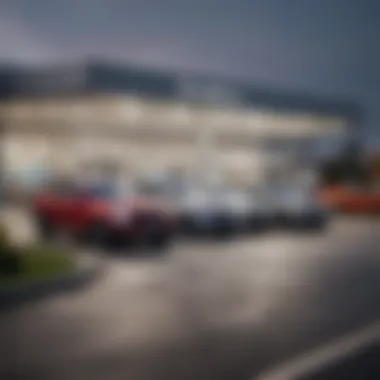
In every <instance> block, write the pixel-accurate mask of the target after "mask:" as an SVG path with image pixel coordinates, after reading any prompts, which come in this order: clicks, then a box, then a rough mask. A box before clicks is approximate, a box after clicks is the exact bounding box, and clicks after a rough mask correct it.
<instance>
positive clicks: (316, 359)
mask: <svg viewBox="0 0 380 380" xmlns="http://www.w3.org/2000/svg"><path fill="white" fill-rule="evenodd" d="M377 342H380V322H376V323H374V324H372V325H369V326H367V327H365V328H363V329H360V330H357V331H356V332H354V333H351V334H349V335H346V336H344V337H343V338H340V339H338V340H335V341H333V342H332V343H328V344H326V345H323V346H320V347H318V348H317V349H315V350H313V351H311V352H307V353H306V354H303V355H301V356H300V357H298V358H296V359H295V360H291V361H289V362H287V363H285V364H284V365H282V366H280V367H278V368H275V369H274V370H271V371H268V372H266V373H263V374H261V375H260V376H259V377H258V378H256V379H257V380H296V379H299V378H301V377H302V378H303V377H304V376H307V375H311V374H313V372H314V371H317V370H318V371H319V370H321V369H323V368H326V367H328V366H329V365H333V364H335V363H337V362H339V361H341V360H343V359H346V358H349V357H350V356H351V355H354V354H355V353H356V352H357V351H359V350H360V349H361V348H364V347H367V346H370V345H371V344H374V343H377Z"/></svg>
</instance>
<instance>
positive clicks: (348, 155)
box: [321, 142, 370, 185]
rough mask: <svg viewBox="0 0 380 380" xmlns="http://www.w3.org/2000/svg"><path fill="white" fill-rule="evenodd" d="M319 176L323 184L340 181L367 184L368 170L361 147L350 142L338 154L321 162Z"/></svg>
mask: <svg viewBox="0 0 380 380" xmlns="http://www.w3.org/2000/svg"><path fill="white" fill-rule="evenodd" d="M321 177H322V181H323V182H324V183H325V184H336V183H342V182H351V183H356V184H360V185H366V184H368V182H369V178H370V172H369V167H368V163H367V162H366V159H365V154H364V149H363V147H362V146H361V145H359V144H358V143H356V142H351V143H350V144H349V145H348V146H347V148H346V149H345V150H344V151H343V153H342V154H341V155H340V156H338V157H336V158H335V159H331V160H327V161H325V162H324V163H323V164H322V168H321Z"/></svg>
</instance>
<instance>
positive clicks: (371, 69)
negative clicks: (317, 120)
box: [0, 0, 380, 148]
mask: <svg viewBox="0 0 380 380" xmlns="http://www.w3.org/2000/svg"><path fill="white" fill-rule="evenodd" d="M91 56H93V57H107V59H110V60H117V61H118V62H120V61H126V62H132V63H136V64H144V65H150V66H158V67H163V68H169V69H177V70H184V69H185V70H190V71H195V72H200V73H215V74H217V75H223V76H227V77H232V78H237V79H243V80H247V81H250V82H252V83H253V84H255V83H258V84H260V85H264V86H265V84H268V85H270V86H271V87H272V86H274V87H276V86H277V87H279V88H281V89H287V88H289V89H292V90H299V91H300V92H302V91H306V92H310V93H315V94H317V95H324V94H326V95H329V96H337V97H343V98H348V99H349V100H353V101H356V102H358V103H359V104H361V105H362V106H363V107H364V111H365V113H366V123H365V126H364V128H363V131H362V136H363V139H364V141H365V142H366V144H367V146H368V147H370V148H373V147H379V148H380V127H379V126H380V1H378V0H64V1H62V0H0V59H1V60H3V61H5V62H15V61H17V62H19V61H21V62H28V63H33V64H34V63H46V62H62V61H63V62H73V61H74V62H75V61H76V60H81V59H83V58H84V57H91Z"/></svg>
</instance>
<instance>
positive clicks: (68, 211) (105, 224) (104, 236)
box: [34, 183, 177, 247]
mask: <svg viewBox="0 0 380 380" xmlns="http://www.w3.org/2000/svg"><path fill="white" fill-rule="evenodd" d="M34 215H35V217H36V222H37V225H38V229H39V232H40V234H41V235H42V236H43V237H44V238H46V237H50V236H52V235H53V234H55V233H56V232H59V231H64V232H65V233H69V235H70V236H73V237H76V238H79V239H80V240H82V241H86V242H91V243H92V244H97V245H101V246H105V245H107V246H108V245H110V244H114V243H118V244H121V243H125V244H127V243H129V244H144V245H145V244H146V245H150V246H155V247H164V246H166V245H167V244H168V243H169V242H170V240H171V238H172V237H173V235H174V232H175V230H176V228H177V220H176V219H177V218H176V216H175V213H174V212H172V211H171V209H170V205H169V204H167V203H165V202H164V201H163V200H161V199H158V198H157V197H151V196H149V197H148V196H139V195H138V194H137V193H136V192H135V191H134V190H132V189H131V188H130V189H128V190H127V191H125V189H124V191H119V189H116V187H115V186H111V185H107V184H96V185H94V184H92V185H87V186H86V185H85V186H84V185H81V186H78V185H75V184H72V183H69V184H68V183H65V184H62V183H59V184H58V183H57V184H54V185H52V186H49V187H47V188H45V189H44V190H42V191H41V192H39V193H38V194H37V196H36V198H35V201H34Z"/></svg>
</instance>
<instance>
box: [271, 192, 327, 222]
mask: <svg viewBox="0 0 380 380" xmlns="http://www.w3.org/2000/svg"><path fill="white" fill-rule="evenodd" d="M272 199H273V205H274V209H275V211H276V221H277V223H279V224H280V225H285V226H294V227H311V228H318V229H320V228H321V229H322V228H323V227H325V225H326V224H327V223H328V220H329V217H330V211H329V210H328V209H327V208H326V207H325V206H324V205H322V204H321V202H319V200H318V197H317V195H316V191H315V189H313V188H309V187H305V186H296V185H285V186H281V187H278V188H276V189H275V192H274V196H272Z"/></svg>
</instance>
